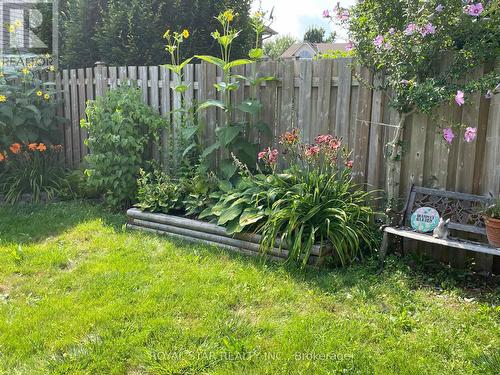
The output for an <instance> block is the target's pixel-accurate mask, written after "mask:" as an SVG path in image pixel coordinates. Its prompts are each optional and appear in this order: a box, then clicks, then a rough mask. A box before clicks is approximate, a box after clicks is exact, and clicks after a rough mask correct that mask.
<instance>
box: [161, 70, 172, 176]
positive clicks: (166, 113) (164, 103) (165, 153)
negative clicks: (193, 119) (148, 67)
mask: <svg viewBox="0 0 500 375" xmlns="http://www.w3.org/2000/svg"><path fill="white" fill-rule="evenodd" d="M160 76H161V105H160V109H161V114H162V116H163V117H165V118H166V119H167V124H166V127H165V128H164V129H163V130H162V133H161V158H162V161H163V168H164V169H165V170H167V171H168V170H169V167H170V166H169V149H170V144H169V139H170V128H171V122H170V70H168V69H167V68H166V67H164V66H161V67H160Z"/></svg>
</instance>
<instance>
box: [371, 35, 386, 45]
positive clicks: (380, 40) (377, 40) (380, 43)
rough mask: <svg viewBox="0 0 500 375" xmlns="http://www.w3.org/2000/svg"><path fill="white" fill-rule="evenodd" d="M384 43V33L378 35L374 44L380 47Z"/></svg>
mask: <svg viewBox="0 0 500 375" xmlns="http://www.w3.org/2000/svg"><path fill="white" fill-rule="evenodd" d="M382 44H384V37H383V36H382V35H377V37H376V38H375V39H373V45H374V46H375V47H377V48H379V47H381V46H382Z"/></svg>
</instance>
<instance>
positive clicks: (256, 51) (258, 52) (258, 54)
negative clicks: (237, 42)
mask: <svg viewBox="0 0 500 375" xmlns="http://www.w3.org/2000/svg"><path fill="white" fill-rule="evenodd" d="M263 56H264V51H263V50H262V48H253V49H251V50H250V52H248V57H250V58H251V59H253V60H258V59H261V58H262V57H263Z"/></svg>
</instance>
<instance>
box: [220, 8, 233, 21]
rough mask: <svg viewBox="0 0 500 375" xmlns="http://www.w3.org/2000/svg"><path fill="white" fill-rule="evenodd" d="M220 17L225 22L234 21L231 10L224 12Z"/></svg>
mask: <svg viewBox="0 0 500 375" xmlns="http://www.w3.org/2000/svg"><path fill="white" fill-rule="evenodd" d="M222 16H223V17H224V18H225V19H226V21H227V22H232V21H233V20H234V13H233V11H232V9H228V10H226V11H225V12H224V13H223V14H222Z"/></svg>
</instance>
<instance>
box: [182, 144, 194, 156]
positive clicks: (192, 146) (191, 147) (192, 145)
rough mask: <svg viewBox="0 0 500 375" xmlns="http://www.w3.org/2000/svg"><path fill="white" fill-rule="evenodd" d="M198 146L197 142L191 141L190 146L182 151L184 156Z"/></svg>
mask: <svg viewBox="0 0 500 375" xmlns="http://www.w3.org/2000/svg"><path fill="white" fill-rule="evenodd" d="M195 147H196V143H191V144H190V145H189V146H188V147H186V149H185V150H184V152H183V153H182V157H185V156H186V155H187V154H189V152H190V151H191V150H192V149H194V148H195Z"/></svg>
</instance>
